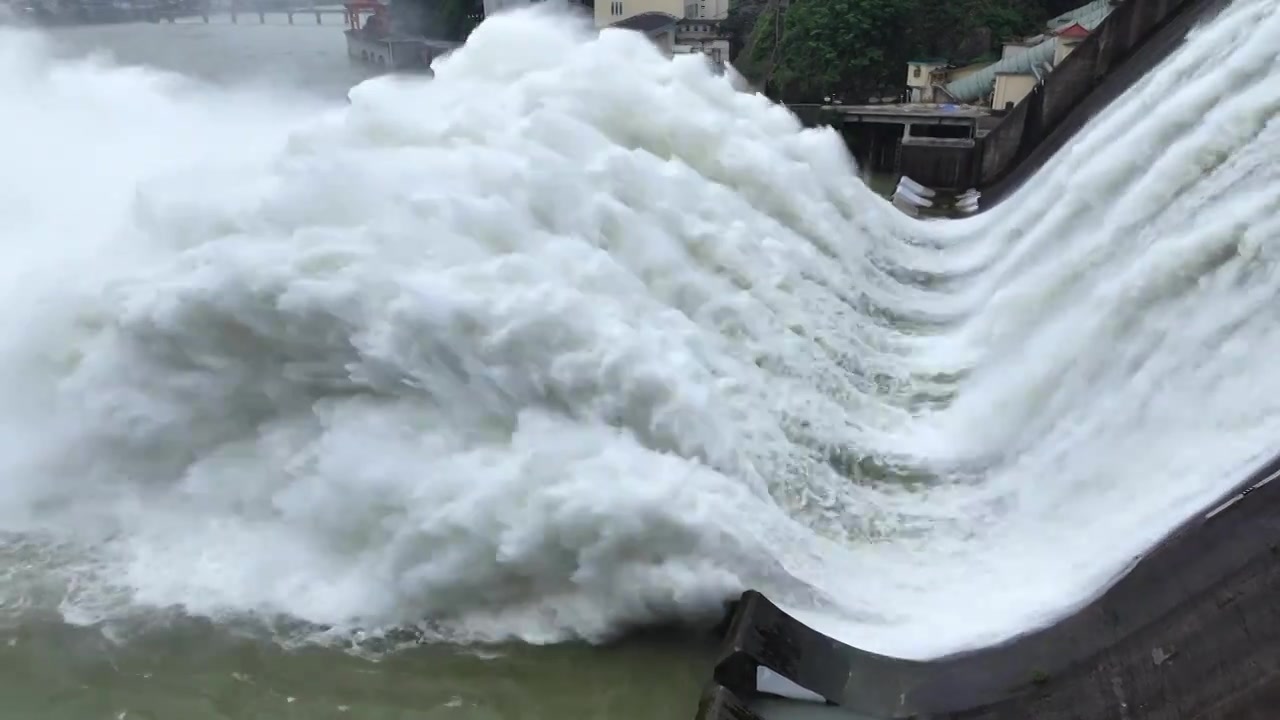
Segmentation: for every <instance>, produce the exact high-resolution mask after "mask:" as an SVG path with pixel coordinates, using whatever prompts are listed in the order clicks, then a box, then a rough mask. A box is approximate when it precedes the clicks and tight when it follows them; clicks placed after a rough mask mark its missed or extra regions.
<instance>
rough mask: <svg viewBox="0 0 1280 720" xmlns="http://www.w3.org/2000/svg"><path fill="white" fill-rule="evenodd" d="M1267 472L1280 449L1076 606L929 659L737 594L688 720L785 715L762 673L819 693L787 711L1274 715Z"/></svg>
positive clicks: (1276, 650) (1277, 643) (1274, 519)
mask: <svg viewBox="0 0 1280 720" xmlns="http://www.w3.org/2000/svg"><path fill="white" fill-rule="evenodd" d="M1278 476H1280V456H1277V458H1275V459H1273V460H1271V461H1270V462H1268V463H1267V464H1265V465H1264V466H1263V467H1261V468H1260V469H1259V470H1258V471H1257V472H1255V473H1253V474H1252V475H1250V476H1249V477H1248V478H1247V479H1245V481H1244V482H1242V483H1241V484H1240V485H1238V486H1237V488H1236V489H1235V490H1233V491H1232V492H1231V493H1228V494H1227V495H1226V496H1224V497H1223V498H1222V499H1221V500H1220V501H1219V502H1217V503H1214V505H1213V506H1211V507H1210V508H1208V509H1206V511H1205V512H1203V513H1200V514H1198V515H1197V516H1195V517H1193V518H1192V519H1191V520H1189V521H1187V522H1186V523H1184V524H1183V525H1181V526H1180V527H1178V528H1177V529H1176V530H1175V531H1174V532H1172V533H1171V534H1170V535H1169V536H1168V537H1167V538H1166V539H1165V541H1163V542H1162V543H1160V544H1159V545H1158V546H1157V547H1156V548H1155V549H1154V550H1152V551H1151V552H1150V553H1148V554H1147V555H1146V556H1144V557H1142V558H1137V559H1135V565H1134V566H1133V568H1132V570H1131V571H1130V572H1128V573H1127V574H1125V575H1124V576H1123V577H1122V578H1120V579H1119V580H1118V582H1116V583H1115V584H1114V585H1113V586H1112V587H1111V588H1110V589H1109V590H1107V591H1106V592H1105V593H1103V594H1102V595H1101V596H1100V597H1099V598H1097V599H1096V600H1095V601H1093V602H1092V603H1089V604H1088V605H1086V606H1085V607H1084V608H1082V609H1081V610H1079V611H1077V612H1076V613H1074V614H1072V615H1070V616H1068V617H1066V618H1064V619H1062V620H1061V621H1059V622H1057V623H1055V624H1053V625H1051V626H1049V627H1047V628H1043V629H1040V630H1037V631H1034V632H1031V633H1028V634H1026V635H1023V636H1021V637H1018V638H1014V639H1012V640H1010V641H1009V642H1006V643H1004V644H1001V645H998V646H994V647H990V648H985V649H982V650H976V651H973V652H968V653H963V654H958V655H953V656H949V657H944V658H940V659H938V660H933V661H926V662H921V661H911V660H902V659H898V658H891V657H886V656H883V655H877V654H874V653H869V652H865V651H862V650H859V649H857V648H853V647H850V646H848V645H845V644H843V643H841V642H839V641H837V640H834V639H832V638H829V637H826V636H824V635H822V634H821V633H818V632H816V631H814V630H812V629H811V628H809V627H807V626H805V625H803V624H802V623H800V622H799V621H797V620H796V619H794V618H792V617H791V616H789V615H787V614H786V613H785V612H784V611H782V610H781V609H780V608H778V607H777V606H775V605H774V604H773V603H771V602H770V601H769V600H768V599H767V598H765V597H764V596H763V595H760V594H759V593H755V592H748V593H746V594H744V595H743V597H742V599H741V600H740V601H739V603H738V606H737V608H736V610H735V612H734V615H733V619H732V622H731V623H730V627H729V630H728V632H727V635H726V639H725V644H724V647H723V650H722V652H721V656H720V659H719V662H718V663H717V665H716V668H715V671H714V676H713V680H712V683H711V684H710V686H709V689H708V692H707V695H706V697H705V698H704V701H703V704H702V706H701V708H700V715H699V717H700V718H701V720H726V719H728V718H734V719H736V720H753V718H763V719H764V720H770V718H772V717H775V716H782V714H778V713H775V712H772V711H768V710H767V705H766V704H762V701H763V700H764V699H766V698H767V697H768V696H769V695H770V694H778V691H777V690H776V689H773V690H771V689H770V688H771V687H772V688H777V687H778V683H777V681H776V680H774V681H773V682H772V683H771V684H766V683H765V682H764V679H765V678H766V677H768V676H777V677H780V678H783V679H785V681H787V682H789V683H792V684H793V685H794V686H795V687H796V688H797V689H800V690H801V691H802V693H803V692H804V691H807V692H810V693H814V694H816V695H817V696H820V697H821V698H822V699H824V700H825V701H826V702H825V703H820V704H817V705H815V704H813V703H811V702H810V703H804V702H802V701H794V702H793V704H794V705H795V706H796V707H797V708H801V709H802V710H803V709H805V708H808V710H807V712H800V713H797V712H787V713H785V716H787V717H800V716H802V715H803V716H806V717H818V714H815V712H816V711H819V710H832V711H834V710H837V709H838V710H839V711H840V713H839V714H834V715H832V716H833V717H844V718H850V717H862V718H878V719H882V720H888V719H891V718H893V719H898V718H922V719H923V718H933V719H941V718H951V719H953V720H962V719H963V720H1030V719H1034V720H1068V719H1071V720H1080V719H1089V720H1111V719H1114V720H1164V719H1166V718H1167V719H1169V720H1174V719H1190V718H1206V719H1209V718H1213V719H1218V718H1223V719H1225V718H1240V719H1242V720H1243V719H1245V718H1258V719H1259V720H1261V719H1263V718H1267V719H1268V720H1270V719H1272V718H1274V717H1276V716H1277V713H1280V710H1278V708H1280V605H1277V604H1276V603H1275V598H1277V597H1280V483H1275V482H1272V480H1274V479H1275V478H1276V477H1278ZM802 693H801V694H802ZM782 694H784V695H785V694H787V693H782ZM792 696H793V697H795V696H798V695H792ZM783 706H784V707H785V703H784V705H783ZM832 706H834V707H832ZM774 707H775V709H776V707H777V706H776V705H775V706H774ZM822 714H823V715H827V714H831V713H822Z"/></svg>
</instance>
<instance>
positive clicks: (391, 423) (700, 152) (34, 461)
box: [0, 0, 1280, 718]
mask: <svg viewBox="0 0 1280 720" xmlns="http://www.w3.org/2000/svg"><path fill="white" fill-rule="evenodd" d="M255 33H256V34H255ZM321 33H332V34H323V35H322V34H321ZM322 47H323V48H324V50H323V52H322V51H321V48H322ZM103 48H106V49H111V50H114V55H115V59H113V58H112V57H111V56H103V55H101V54H100V53H96V54H93V55H91V56H89V57H87V58H86V57H85V55H84V53H85V51H86V50H87V49H95V50H97V49H103ZM149 48H150V49H149ZM326 52H327V53H330V54H328V55H325V54H323V53H326ZM1278 55H1280V0H1237V2H1236V3H1235V4H1234V5H1233V6H1232V7H1231V8H1230V9H1229V10H1228V11H1227V12H1226V13H1225V14H1224V15H1223V16H1222V17H1220V18H1219V19H1218V20H1217V21H1215V22H1214V23H1213V24H1211V25H1210V26H1208V27H1206V28H1201V29H1198V30H1197V31H1196V32H1195V33H1194V35H1193V37H1192V38H1191V41H1190V42H1189V43H1188V45H1187V46H1186V47H1185V48H1184V49H1183V50H1182V51H1180V52H1179V53H1178V54H1176V55H1175V56H1174V57H1172V58H1171V59H1170V60H1169V61H1167V62H1166V63H1165V64H1164V65H1163V66H1162V67H1161V68H1160V69H1159V70H1158V71H1157V72H1155V73H1153V74H1152V75H1151V76H1149V77H1148V78H1146V79H1145V80H1144V81H1143V82H1142V83H1140V84H1139V85H1138V86H1137V87H1135V88H1134V89H1133V90H1132V91H1131V92H1130V93H1129V94H1128V96H1126V97H1125V98H1123V99H1122V100H1121V101H1119V102H1117V103H1116V104H1115V105H1113V106H1112V108H1110V109H1109V110H1108V111H1107V112H1106V113H1105V114H1104V115H1103V116H1102V117H1100V118H1099V119H1098V120H1097V121H1095V122H1094V123H1093V124H1092V125H1091V126H1090V127H1089V128H1088V129H1087V130H1086V131H1085V132H1084V133H1083V134H1082V135H1081V136H1080V137H1079V138H1078V139H1077V140H1076V141H1075V142H1073V143H1072V144H1071V145H1070V146H1068V148H1067V149H1066V150H1064V151H1063V152H1062V153H1060V154H1059V156H1058V157H1057V158H1055V159H1054V160H1053V162H1052V163H1051V164H1050V165H1049V166H1048V167H1046V168H1045V169H1044V171H1043V172H1042V173H1040V174H1039V176H1037V177H1036V178H1035V179H1034V180H1033V181H1032V182H1031V183H1029V184H1028V185H1027V186H1026V187H1025V188H1023V189H1022V190H1021V191H1020V192H1019V193H1018V194H1017V195H1016V196H1014V197H1013V198H1012V199H1011V200H1009V201H1008V202H1007V203H1005V204H1004V205H1002V206H1001V207H999V208H997V209H995V210H994V211H992V212H990V213H987V214H985V215H982V216H979V217H977V218H973V219H970V220H965V221H957V222H941V223H940V222H934V223H927V222H920V221H915V220H911V219H908V218H906V217H904V216H902V215H900V214H899V213H897V212H896V211H894V210H893V209H892V208H891V207H889V206H888V205H887V204H886V203H885V202H884V201H883V200H881V199H880V198H878V197H877V196H875V195H874V194H873V193H872V192H871V191H870V190H869V189H868V188H867V187H866V186H865V185H864V184H862V183H861V182H860V181H859V180H858V173H857V170H856V168H854V167H853V166H852V164H851V163H850V161H849V160H848V158H847V155H846V153H845V151H844V148H843V145H842V144H841V141H840V139H839V138H838V137H837V136H836V135H834V134H833V133H831V132H822V131H804V130H802V129H801V128H800V127H799V125H798V123H797V122H796V120H795V119H794V118H793V117H792V116H791V115H789V114H788V113H787V112H786V111H784V110H783V109H781V108H779V107H775V106H772V105H770V104H769V103H768V102H767V101H766V100H765V99H764V98H762V97H760V96H756V95H750V94H746V93H743V92H739V91H737V90H735V88H734V83H733V82H732V81H731V80H727V79H724V78H720V77H716V76H713V75H712V74H710V73H709V72H708V71H707V70H706V68H705V67H704V66H702V65H701V64H700V63H698V62H695V61H693V60H692V59H690V58H682V59H678V60H676V61H674V62H669V61H666V60H663V59H662V58H661V57H659V55H658V54H657V52H656V50H654V49H653V48H652V47H650V46H649V45H648V44H647V43H646V42H645V41H644V40H643V39H642V38H640V37H638V36H636V35H632V34H629V33H624V32H605V33H603V34H601V35H600V37H599V38H592V37H589V36H588V34H587V33H586V32H584V30H583V29H582V28H578V27H576V26H573V25H571V24H568V23H567V22H565V21H563V20H561V19H559V18H556V17H553V16H552V15H550V14H543V13H524V14H515V15H508V16H505V17H501V18H496V19H493V20H491V21H489V22H486V23H485V24H484V25H483V26H482V27H481V28H480V29H479V30H478V31H477V32H476V34H475V35H474V36H473V38H472V40H471V42H470V43H469V45H468V46H467V47H466V48H465V49H464V50H463V51H461V52H459V53H456V54H455V55H453V56H451V57H449V58H447V59H446V60H443V61H441V62H440V63H438V65H437V68H436V73H437V74H436V78H435V80H434V81H432V82H429V83H427V82H422V81H405V80H394V79H387V78H381V79H374V80H370V81H367V82H365V83H363V84H360V85H359V86H357V87H355V88H354V89H352V90H351V92H350V103H349V104H348V103H347V102H345V100H344V99H343V97H342V96H343V92H342V91H343V90H345V88H346V87H347V86H348V85H349V84H350V83H351V82H353V81H354V79H355V76H354V75H352V72H353V71H351V70H350V69H348V68H346V67H345V58H344V57H342V48H341V38H340V35H339V34H337V32H336V29H333V30H329V29H324V28H303V27H294V28H288V27H284V28H247V27H240V28H231V27H221V28H217V27H209V28H206V27H203V26H192V27H182V26H179V27H172V26H125V27H120V28H114V29H94V30H92V31H72V32H67V33H62V34H59V35H57V36H55V37H53V38H45V37H39V36H36V35H34V34H31V33H26V32H16V31H0V95H2V96H3V97H4V98H5V103H4V109H3V112H0V131H2V132H0V150H2V151H3V152H2V154H0V157H3V158H4V162H3V164H2V165H0V238H3V240H4V245H3V248H4V253H5V255H4V262H3V263H0V300H2V301H3V306H4V307H5V308H7V309H8V315H7V322H5V323H4V325H3V329H2V331H0V378H3V379H2V380H0V382H3V383H4V388H3V392H2V393H0V398H2V399H3V400H2V402H0V425H3V431H4V432H3V433H2V434H0V473H2V474H0V477H2V478H3V481H2V482H0V573H3V578H4V579H3V584H0V696H3V697H4V698H5V702H6V703H7V704H8V705H7V707H9V708H11V709H12V710H11V711H12V712H18V711H21V716H23V717H40V718H46V717H48V718H52V717H67V718H91V717H126V716H127V717H154V718H178V717H181V718H188V717H189V718H200V717H235V718H246V717H273V718H274V717H299V718H303V717H306V718H316V717H329V716H334V717H339V716H341V717H365V718H374V717H388V718H389V717H396V718H404V717H424V718H425V717H432V718H437V717H440V718H443V717H458V718H481V717H483V718H489V717H493V718H511V717H536V718H564V717H601V718H603V717H609V718H625V717H635V718H640V717H645V718H648V717H653V718H658V717H664V718H668V717H676V716H683V715H686V714H689V713H691V712H692V709H693V703H694V701H695V699H696V698H695V696H696V689H697V687H698V685H699V684H700V683H701V682H702V680H703V679H704V677H705V672H706V665H707V663H706V660H707V653H706V650H707V644H706V641H705V640H704V639H703V636H702V635H701V634H700V633H698V632H696V631H694V630H688V631H685V630H674V631H668V632H663V633H658V634H651V635H646V636H643V637H641V638H639V639H633V640H630V641H626V642H623V643H621V644H616V645H615V644H606V645H604V646H603V647H600V646H592V645H591V643H601V642H606V643H608V642H609V641H612V640H614V639H616V638H617V637H618V636H619V635H620V634H621V633H623V632H624V631H626V630H627V629H629V628H634V627H639V626H653V625H670V624H672V623H687V624H689V625H691V626H693V627H704V626H705V625H706V624H707V623H708V622H709V621H710V620H714V619H715V618H716V617H717V615H718V613H719V611H720V608H721V603H722V602H723V601H724V600H726V599H728V598H731V597H733V596H734V595H736V594H737V593H738V592H740V591H741V590H743V589H745V588H752V587H753V588H758V589H761V590H764V591H765V592H767V593H768V594H769V595H770V596H771V597H772V598H774V599H776V600H777V601H779V602H781V603H783V604H784V605H786V606H787V607H789V608H790V609H792V610H793V611H794V612H796V613H797V614H799V615H801V616H802V617H804V618H806V619H807V620H809V621H810V622H812V623H814V624H815V625H817V626H819V627H821V628H823V629H824V630H826V631H828V632H832V633H835V634H837V635H839V636H840V637H842V638H843V639H845V640H847V641H849V642H852V643H855V644H858V645H860V646H862V647H866V648H869V649H872V650H877V651H881V652H886V653H892V654H896V655H902V656H909V657H930V656H936V655H938V654H941V653H945V652H949V651H953V650H957V649H963V648H966V647H972V646H974V645H977V644H982V643H986V642H991V641H994V640H998V639H1001V638H1005V637H1008V636H1009V635H1011V634H1014V633H1017V632H1019V631H1022V630H1025V629H1026V628H1028V627H1031V626H1033V625H1036V624H1038V623H1043V622H1045V621H1047V620H1049V619H1052V618H1053V617H1054V616H1056V615H1058V614H1060V613H1062V612H1064V611H1066V610H1068V609H1069V608H1070V607H1071V606H1072V605H1073V604H1076V603H1079V602H1081V601H1083V600H1085V599H1087V598H1088V597H1090V596H1091V595H1092V594H1093V593H1095V592H1097V591H1098V589H1099V588H1100V587H1102V586H1103V585H1104V584H1105V583H1106V582H1108V581H1109V580H1110V579H1111V578H1113V577H1114V575H1115V573H1117V572H1118V571H1119V570H1120V569H1121V568H1123V567H1124V566H1125V565H1126V563H1128V562H1129V560H1130V559H1131V558H1132V557H1133V556H1134V555H1136V554H1139V553H1141V552H1142V551H1143V550H1144V549H1145V548H1146V547H1148V546H1149V545H1150V544H1151V543H1152V542H1153V541H1155V540H1156V539H1158V538H1159V537H1160V536H1161V535H1162V534H1163V533H1164V532H1166V531H1167V530H1168V529H1169V528H1170V527H1171V526H1172V525H1174V524H1175V523H1177V522H1178V521H1179V520H1181V519H1182V518H1183V517H1185V516H1187V515H1188V514H1189V513H1191V512H1193V511H1195V510H1196V509H1197V508H1199V507H1201V506H1202V505H1204V504H1205V503H1207V502H1208V501H1209V500H1210V499H1212V498H1213V497H1214V496H1215V495H1217V494H1218V493H1219V492H1221V491H1222V490H1223V489H1225V488H1226V487H1228V486H1230V485H1231V484H1232V483H1233V482H1235V481H1236V480H1238V479H1239V478H1240V477H1241V476H1242V474H1243V473H1244V472H1245V471H1246V470H1248V469H1249V468H1250V467H1251V466H1252V465H1254V464H1255V463H1257V462H1258V461H1259V460H1260V459H1261V458H1262V457H1264V456H1268V455H1270V454H1271V453H1272V452H1274V451H1275V450H1276V449H1277V445H1276V443H1277V442H1278V441H1277V439H1276V438H1277V437H1280V375H1278V374H1276V373H1274V372H1272V371H1271V370H1270V369H1269V363H1270V358H1271V357H1273V356H1274V355H1275V354H1276V353H1277V352H1280V322H1277V320H1280V318H1277V316H1276V310H1275V308H1276V307H1277V305H1276V294H1277V291H1278V290H1280V267H1278V266H1277V262H1278V261H1280V258H1278V257H1277V246H1276V240H1277V234H1278V233H1280V120H1277V119H1276V118H1277V111H1278V110H1280V58H1278ZM323 58H331V59H329V60H325V59H323ZM138 63H142V64H145V65H148V66H149V67H141V66H138ZM264 63H265V64H264ZM264 67H266V68H275V69H274V70H271V71H269V72H267V73H266V74H265V75H264V74H263V73H262V72H259V71H260V70H261V69H262V68H264ZM280 68H284V69H280ZM171 71H176V72H171ZM1153 108H1158V109H1159V111H1158V112H1153V111H1152V110H1153ZM405 645H409V646H410V647H408V649H401V650H398V651H391V650H390V649H391V648H396V647H403V646H405ZM121 713H124V715H121Z"/></svg>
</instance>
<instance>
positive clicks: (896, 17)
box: [731, 0, 1084, 101]
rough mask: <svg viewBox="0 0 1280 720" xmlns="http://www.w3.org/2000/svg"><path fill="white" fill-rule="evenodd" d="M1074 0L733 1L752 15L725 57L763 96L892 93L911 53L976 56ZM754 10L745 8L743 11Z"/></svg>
mask: <svg viewBox="0 0 1280 720" xmlns="http://www.w3.org/2000/svg"><path fill="white" fill-rule="evenodd" d="M1083 3H1084V0H1075V1H1074V2H1069V3H1063V2H1061V0H792V2H791V3H790V6H789V7H787V8H786V9H785V10H782V9H780V3H779V2H778V0H765V2H760V0H742V2H740V3H739V5H738V7H737V12H736V13H734V14H733V15H734V16H733V17H732V18H731V22H732V21H736V22H737V24H738V25H739V26H740V27H745V26H746V25H747V22H746V21H745V20H744V17H743V16H747V15H751V14H754V15H755V17H754V18H753V21H752V22H751V26H752V27H751V30H750V31H749V35H748V36H747V37H746V39H745V41H744V47H743V51H742V52H741V53H739V55H738V58H737V60H736V61H735V65H736V66H737V67H738V69H739V70H740V71H741V72H743V74H745V75H746V76H747V77H748V78H750V79H752V80H753V81H755V82H757V83H759V84H762V85H764V86H765V88H766V90H767V91H768V92H769V94H770V95H773V96H775V97H779V98H782V99H785V100H788V101H812V100H818V99H820V98H821V97H824V96H828V95H838V96H842V97H846V98H849V99H853V98H860V97H863V96H867V95H873V94H875V95H886V94H887V95H897V94H899V93H900V92H901V91H902V90H903V86H904V85H905V81H906V62H907V60H910V59H913V58H925V57H929V58H934V57H939V58H945V59H947V60H951V61H955V62H968V61H972V60H978V59H981V58H983V57H984V56H986V55H989V54H991V53H993V52H995V51H996V50H997V49H998V47H999V42H1000V41H1001V40H1002V39H1005V38H1009V37H1014V36H1019V35H1025V34H1030V33H1034V32H1036V31H1037V29H1038V28H1039V27H1041V25H1042V24H1043V23H1044V21H1045V20H1047V19H1048V18H1049V17H1052V16H1053V15H1054V14H1056V13H1058V12H1062V11H1063V10H1064V9H1070V7H1074V6H1076V5H1080V4H1083ZM753 11H754V12H753Z"/></svg>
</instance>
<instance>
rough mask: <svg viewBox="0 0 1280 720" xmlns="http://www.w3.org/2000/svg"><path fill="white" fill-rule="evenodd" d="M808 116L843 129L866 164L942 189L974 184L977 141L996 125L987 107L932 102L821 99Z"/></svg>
mask: <svg viewBox="0 0 1280 720" xmlns="http://www.w3.org/2000/svg"><path fill="white" fill-rule="evenodd" d="M793 109H794V110H796V111H797V114H798V115H801V117H804V115H803V114H802V113H801V111H800V110H799V108H793ZM810 117H811V118H813V119H818V120H820V121H821V122H824V123H826V124H830V125H832V126H834V127H836V128H837V129H838V130H840V132H841V134H842V135H844V137H845V140H846V141H847V142H848V144H849V149H850V151H851V152H852V153H853V155H854V157H856V158H857V159H858V162H859V163H860V164H861V165H862V166H863V167H865V168H867V169H869V170H871V171H873V172H894V173H898V174H901V175H906V176H907V177H909V178H911V179H913V180H915V181H916V182H919V183H921V184H923V185H925V186H926V187H930V188H935V189H940V190H964V189H967V188H969V187H972V185H973V177H974V173H975V171H976V167H975V159H976V157H977V148H978V143H979V142H980V139H981V138H982V136H983V135H984V134H985V133H986V132H987V130H988V129H989V128H990V127H992V125H993V123H992V118H991V111H990V110H989V109H987V108H982V107H975V106H971V105H935V104H931V103H930V104H923V103H904V104H897V103H886V104H883V105H823V106H821V107H819V108H815V109H814V110H813V111H812V112H811V115H810Z"/></svg>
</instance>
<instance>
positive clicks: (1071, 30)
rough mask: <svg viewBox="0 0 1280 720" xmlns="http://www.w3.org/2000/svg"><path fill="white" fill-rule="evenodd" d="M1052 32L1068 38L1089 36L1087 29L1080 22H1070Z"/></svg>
mask: <svg viewBox="0 0 1280 720" xmlns="http://www.w3.org/2000/svg"><path fill="white" fill-rule="evenodd" d="M1054 34H1055V35H1057V36H1058V37H1062V38H1067V39H1068V40H1083V39H1085V38H1087V37H1089V31H1088V30H1086V29H1085V28H1084V26H1083V25H1081V24H1080V23H1071V24H1070V25H1068V26H1066V27H1064V28H1062V29H1061V30H1059V31H1057V32H1056V33H1054Z"/></svg>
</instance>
